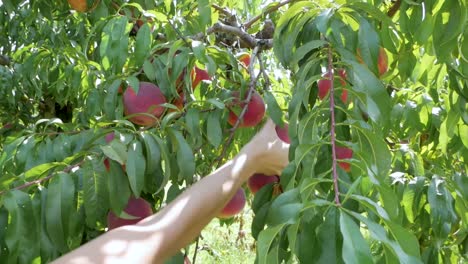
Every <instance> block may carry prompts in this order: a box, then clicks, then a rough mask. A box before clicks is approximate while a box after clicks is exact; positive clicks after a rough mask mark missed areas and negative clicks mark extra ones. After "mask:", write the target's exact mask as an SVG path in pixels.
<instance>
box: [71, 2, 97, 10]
mask: <svg viewBox="0 0 468 264" xmlns="http://www.w3.org/2000/svg"><path fill="white" fill-rule="evenodd" d="M68 3H69V4H70V6H71V8H72V9H74V10H76V11H78V12H88V11H92V10H93V9H94V8H96V6H97V5H98V4H99V0H96V1H94V2H93V5H92V6H91V7H90V8H88V3H87V0H68Z"/></svg>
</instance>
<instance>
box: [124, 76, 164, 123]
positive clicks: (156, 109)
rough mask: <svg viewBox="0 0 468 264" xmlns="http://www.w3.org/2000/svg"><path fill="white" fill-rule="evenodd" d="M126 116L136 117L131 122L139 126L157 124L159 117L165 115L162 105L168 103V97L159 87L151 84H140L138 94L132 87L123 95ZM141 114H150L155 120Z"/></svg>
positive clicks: (131, 118)
mask: <svg viewBox="0 0 468 264" xmlns="http://www.w3.org/2000/svg"><path fill="white" fill-rule="evenodd" d="M123 102H124V112H125V115H126V116H128V115H134V116H132V117H130V118H129V120H130V121H131V122H132V123H134V124H137V125H141V126H150V125H154V124H155V123H156V122H157V119H156V118H158V117H160V116H161V115H162V114H163V113H164V107H163V106H161V104H164V103H166V97H164V94H163V93H162V92H161V89H159V87H158V86H156V85H154V84H152V83H149V82H140V89H139V91H138V94H136V93H135V91H134V90H133V88H132V87H131V86H128V88H127V89H126V90H125V93H124V95H123ZM141 113H149V114H151V115H153V116H154V118H152V117H150V116H148V115H142V114H141Z"/></svg>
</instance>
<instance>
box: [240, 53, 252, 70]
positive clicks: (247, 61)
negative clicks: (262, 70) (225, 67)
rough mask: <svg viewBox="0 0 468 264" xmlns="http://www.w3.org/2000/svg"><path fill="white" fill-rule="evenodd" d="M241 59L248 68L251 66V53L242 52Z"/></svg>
mask: <svg viewBox="0 0 468 264" xmlns="http://www.w3.org/2000/svg"><path fill="white" fill-rule="evenodd" d="M239 61H240V62H242V64H244V66H245V67H246V68H249V66H250V55H249V54H247V53H244V54H242V55H241V56H240V57H239Z"/></svg>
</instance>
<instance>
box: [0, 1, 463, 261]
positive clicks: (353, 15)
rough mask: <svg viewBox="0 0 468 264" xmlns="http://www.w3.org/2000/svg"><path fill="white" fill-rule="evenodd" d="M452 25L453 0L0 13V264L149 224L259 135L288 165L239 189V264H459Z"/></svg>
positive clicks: (458, 96)
mask: <svg viewBox="0 0 468 264" xmlns="http://www.w3.org/2000/svg"><path fill="white" fill-rule="evenodd" d="M467 13H468V3H467V1H466V0H451V1H443V0H416V1H410V0H392V1H390V0H368V1H358V0H335V1H325V0H317V1H305V0H304V1H301V0H283V1H259V0H248V1H247V0H244V1H221V0H217V1H215V0H211V1H210V0H180V1H167V0H164V1H163V0H158V1H147V0H135V1H123V0H69V1H65V0H62V1H50V0H44V1H28V0H6V1H2V2H1V3H0V32H1V34H0V113H2V115H1V116H0V260H1V263H47V262H50V261H52V260H53V259H55V258H57V257H58V256H60V255H62V254H65V253H67V252H69V251H70V250H73V249H74V248H76V247H79V246H80V245H82V244H84V243H86V242H87V241H89V240H91V239H93V238H95V237H97V236H99V235H101V234H103V233H104V232H106V231H107V230H108V229H109V228H115V227H116V226H119V225H121V224H133V223H135V222H137V221H138V220H140V219H141V218H143V217H145V216H146V215H148V214H151V213H153V212H157V211H158V210H159V209H160V208H162V207H164V206H165V205H166V204H167V203H168V202H170V201H171V200H173V199H174V198H175V197H176V196H177V195H178V194H180V193H181V192H182V191H183V190H184V189H185V188H187V187H188V186H190V185H191V184H193V183H194V182H196V181H198V180H199V179H200V178H201V177H203V176H204V175H207V174H209V173H210V172H212V171H213V170H214V169H215V168H216V167H218V166H219V165H220V164H222V163H223V162H224V161H226V160H227V159H229V158H230V157H232V156H233V155H234V154H236V153H237V151H238V150H239V149H240V148H241V147H242V146H243V145H244V144H245V143H246V142H248V140H249V139H250V138H251V137H252V135H253V134H254V133H255V132H256V130H257V129H258V128H259V127H260V126H261V121H262V120H265V118H266V116H268V117H269V118H271V119H272V120H273V121H274V122H275V123H276V124H277V126H278V127H277V131H278V134H279V135H280V137H281V138H282V139H283V140H289V141H290V143H291V148H290V153H289V157H290V163H289V165H288V166H287V167H286V168H285V170H284V171H283V173H282V175H275V176H270V177H272V178H269V179H268V178H267V179H262V180H260V181H257V182H256V183H252V182H251V181H249V183H248V184H247V185H248V186H254V185H255V190H254V191H250V192H249V191H247V190H248V189H249V188H247V187H246V188H244V189H245V190H246V195H247V197H253V201H252V203H251V206H252V209H253V211H254V214H255V215H254V220H253V223H252V227H251V228H252V235H253V237H254V238H255V240H256V251H257V252H256V253H257V259H256V262H258V263H261V264H263V263H283V262H285V263H293V262H300V263H324V262H327V263H375V262H377V263H463V262H464V261H467V259H468V176H467V169H468V103H467V100H468V18H467ZM286 124H288V125H287V126H285V125H286ZM272 179H273V180H272ZM260 185H261V186H260ZM206 191H210V190H206ZM240 192H242V191H240ZM254 193H255V195H253V194H254ZM243 197H245V196H243ZM236 199H240V200H242V199H244V200H243V202H245V198H239V197H237V198H236ZM241 202H242V201H241ZM134 204H137V205H134ZM135 208H142V209H135ZM227 211H229V210H227ZM225 213H226V211H224V210H223V213H222V214H220V218H226V217H230V216H232V214H228V215H226V214H225ZM222 221H227V223H229V220H222ZM187 253H188V252H186V253H185V254H187ZM196 254H197V249H195V252H193V258H192V260H193V262H195V260H196ZM171 261H172V262H173V263H177V262H179V263H182V262H183V256H182V255H178V256H176V257H175V258H173V259H172V260H171Z"/></svg>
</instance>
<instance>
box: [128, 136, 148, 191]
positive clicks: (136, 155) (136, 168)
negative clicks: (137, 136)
mask: <svg viewBox="0 0 468 264" xmlns="http://www.w3.org/2000/svg"><path fill="white" fill-rule="evenodd" d="M145 167H146V160H145V157H144V156H143V148H142V146H141V143H140V142H139V141H138V140H134V141H133V142H132V143H130V145H129V150H128V159H127V164H126V166H125V168H126V170H127V176H128V181H129V183H130V188H131V189H132V191H133V196H135V197H137V198H138V197H140V193H141V190H142V189H143V187H144V183H145Z"/></svg>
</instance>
